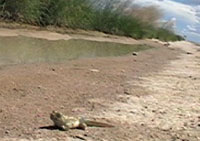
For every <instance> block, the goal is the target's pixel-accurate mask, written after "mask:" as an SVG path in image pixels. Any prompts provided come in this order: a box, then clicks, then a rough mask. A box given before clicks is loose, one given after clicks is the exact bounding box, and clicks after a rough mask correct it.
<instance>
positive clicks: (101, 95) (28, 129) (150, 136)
mask: <svg viewBox="0 0 200 141" xmlns="http://www.w3.org/2000/svg"><path fill="white" fill-rule="evenodd" d="M0 31H2V30H0ZM2 34H3V32H2ZM2 34H1V35H2ZM4 34H5V33H4ZM13 34H15V33H13ZM45 34H46V33H45ZM3 36H5V35H3ZM59 36H60V35H59ZM63 36H65V37H67V36H68V35H63ZM81 36H82V35H81ZM87 38H88V37H87ZM96 38H97V37H96ZM97 40H98V39H97ZM111 40H112V39H111ZM122 41H123V39H122ZM126 42H127V41H126ZM144 42H145V43H150V44H153V45H156V48H154V49H151V50H147V51H144V52H141V53H139V55H138V56H130V55H127V56H123V57H105V58H96V59H81V60H74V61H66V62H64V63H59V64H58V63H57V64H55V63H54V64H53V63H50V64H48V63H40V64H26V65H12V66H1V67H0V84H1V85H0V140H2V141H15V140H17V141H19V140H20V141H22V140H23V141H26V140H36V141H43V140H45V141H47V140H48V141H51V140H52V141H57V140H59V141H65V140H66V141H68V140H69V141H71V140H72V141H74V140H75V141H79V140H83V139H85V140H88V141H116V140H117V141H133V140H138V141H141V140H145V141H151V140H160V141H161V140H177V141H178V140H194V141H198V140H199V139H200V136H199V135H200V127H199V126H200V125H199V124H200V117H199V116H200V115H199V107H200V105H199V103H200V95H199V92H200V86H199V84H200V75H199V72H200V53H199V51H198V47H197V46H194V45H193V44H190V43H187V42H179V43H173V44H172V45H171V46H170V47H164V46H162V45H161V44H159V43H155V42H152V41H142V43H144ZM94 69H96V70H98V71H93V70H94ZM52 110H57V111H61V112H63V113H65V114H68V115H74V116H85V117H92V118H98V119H101V120H102V121H107V122H110V123H111V124H113V125H115V127H114V128H88V130H87V131H81V130H71V131H69V132H61V131H59V130H53V129H50V128H48V127H49V126H51V125H52V122H51V121H50V119H49V113H50V112H51V111H52ZM80 138H82V139H80Z"/></svg>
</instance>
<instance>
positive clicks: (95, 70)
mask: <svg viewBox="0 0 200 141" xmlns="http://www.w3.org/2000/svg"><path fill="white" fill-rule="evenodd" d="M90 71H91V72H100V71H99V70H97V69H90Z"/></svg>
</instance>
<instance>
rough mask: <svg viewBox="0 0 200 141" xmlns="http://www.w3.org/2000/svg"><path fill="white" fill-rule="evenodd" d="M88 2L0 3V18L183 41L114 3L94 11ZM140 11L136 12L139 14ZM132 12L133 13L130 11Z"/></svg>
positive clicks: (14, 0) (27, 0)
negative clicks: (124, 10) (126, 11)
mask: <svg viewBox="0 0 200 141" xmlns="http://www.w3.org/2000/svg"><path fill="white" fill-rule="evenodd" d="M92 2H95V0H0V18H1V19H3V20H11V21H16V22H23V23H29V24H34V25H39V26H47V25H55V26H60V27H69V28H80V29H85V30H97V31H101V32H105V33H110V34H117V35H123V36H129V37H133V38H137V39H142V38H158V39H161V40H165V41H168V40H182V39H183V38H182V37H180V36H177V35H175V34H174V33H172V32H170V31H168V30H166V29H161V28H158V27H155V26H153V24H152V23H150V22H147V21H145V20H144V18H143V19H142V18H140V17H141V16H138V14H135V15H137V16H131V15H130V14H127V13H125V12H123V9H122V7H121V6H118V8H116V7H117V6H116V1H113V0H109V2H106V4H104V5H103V8H97V6H94V4H93V3H92ZM150 9H151V10H152V8H150ZM141 11H142V12H141ZM144 11H145V10H141V9H140V14H139V15H141V13H144ZM146 11H147V12H148V9H147V10H146ZM129 13H130V12H129ZM133 13H134V10H132V11H131V14H132V15H134V14H133ZM147 19H148V18H147Z"/></svg>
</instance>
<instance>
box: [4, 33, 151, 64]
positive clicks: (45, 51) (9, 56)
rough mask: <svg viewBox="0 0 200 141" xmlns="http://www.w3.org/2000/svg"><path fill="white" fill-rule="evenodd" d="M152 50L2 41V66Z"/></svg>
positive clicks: (84, 43)
mask: <svg viewBox="0 0 200 141" xmlns="http://www.w3.org/2000/svg"><path fill="white" fill-rule="evenodd" d="M148 48H150V47H147V46H144V45H125V44H118V43H108V42H96V41H87V40H75V39H72V40H68V41H66V40H59V41H49V40H43V39H35V38H30V37H23V36H17V37H0V65H5V64H22V63H38V62H62V61H66V60H72V59H79V58H94V57H106V56H121V55H126V54H129V53H131V52H133V51H140V50H144V49H148Z"/></svg>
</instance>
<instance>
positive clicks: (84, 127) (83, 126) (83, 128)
mask: <svg viewBox="0 0 200 141" xmlns="http://www.w3.org/2000/svg"><path fill="white" fill-rule="evenodd" d="M79 128H80V129H82V130H86V128H87V124H85V123H80V124H79Z"/></svg>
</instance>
